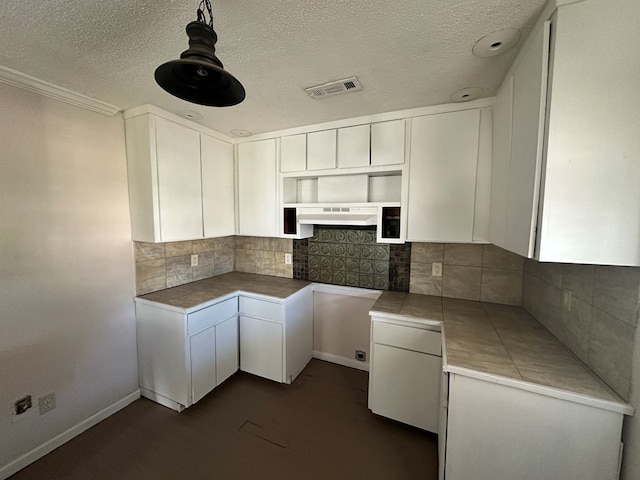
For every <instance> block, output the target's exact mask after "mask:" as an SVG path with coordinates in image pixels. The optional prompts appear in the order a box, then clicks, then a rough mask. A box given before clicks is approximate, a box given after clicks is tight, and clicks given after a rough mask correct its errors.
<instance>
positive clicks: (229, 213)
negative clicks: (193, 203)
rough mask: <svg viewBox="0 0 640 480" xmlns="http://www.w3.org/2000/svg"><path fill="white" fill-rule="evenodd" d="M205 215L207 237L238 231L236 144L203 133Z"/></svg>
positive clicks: (232, 233) (202, 155)
mask: <svg viewBox="0 0 640 480" xmlns="http://www.w3.org/2000/svg"><path fill="white" fill-rule="evenodd" d="M200 150H201V158H202V210H203V212H202V216H203V223H204V236H205V237H224V236H226V235H234V234H235V233H236V223H235V222H236V216H235V196H234V188H233V184H234V178H233V145H231V144H230V143H227V142H224V141H222V140H218V139H217V138H214V137H210V136H208V135H201V137H200Z"/></svg>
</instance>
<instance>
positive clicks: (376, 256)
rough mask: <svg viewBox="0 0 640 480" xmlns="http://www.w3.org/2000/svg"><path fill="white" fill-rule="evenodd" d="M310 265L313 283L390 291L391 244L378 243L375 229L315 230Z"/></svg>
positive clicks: (325, 228)
mask: <svg viewBox="0 0 640 480" xmlns="http://www.w3.org/2000/svg"><path fill="white" fill-rule="evenodd" d="M307 266H308V272H309V273H308V279H309V280H310V281H312V282H323V283H332V284H335V285H347V286H351V287H362V288H376V289H380V290H387V289H388V288H389V245H388V244H380V243H376V230H375V227H362V228H356V227H352V228H343V227H315V228H314V232H313V237H312V238H310V239H309V242H308V251H307Z"/></svg>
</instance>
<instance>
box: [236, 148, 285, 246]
mask: <svg viewBox="0 0 640 480" xmlns="http://www.w3.org/2000/svg"><path fill="white" fill-rule="evenodd" d="M277 175H278V170H277V162H276V141H275V139H269V140H259V141H255V142H247V143H241V144H239V145H238V217H239V224H238V227H239V228H238V230H239V231H238V234H239V235H250V236H256V237H277V236H279V235H278V234H279V232H278V202H277V185H278V178H277Z"/></svg>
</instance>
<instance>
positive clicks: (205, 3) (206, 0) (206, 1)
mask: <svg viewBox="0 0 640 480" xmlns="http://www.w3.org/2000/svg"><path fill="white" fill-rule="evenodd" d="M205 8H206V9H207V11H206V12H205V11H204V9H205ZM207 15H208V16H209V21H208V22H207ZM198 21H199V22H200V23H204V24H205V25H209V26H210V27H211V28H212V29H213V11H212V9H211V1H210V0H202V1H201V2H200V7H198Z"/></svg>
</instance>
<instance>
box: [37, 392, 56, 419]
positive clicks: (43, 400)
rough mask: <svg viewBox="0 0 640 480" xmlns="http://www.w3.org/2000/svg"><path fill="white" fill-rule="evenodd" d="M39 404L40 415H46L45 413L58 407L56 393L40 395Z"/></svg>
mask: <svg viewBox="0 0 640 480" xmlns="http://www.w3.org/2000/svg"><path fill="white" fill-rule="evenodd" d="M38 406H39V407H40V415H44V414H45V413H47V412H49V411H51V410H53V409H54V408H56V394H55V392H52V393H50V394H48V395H45V396H44V397H40V398H39V399H38Z"/></svg>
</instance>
